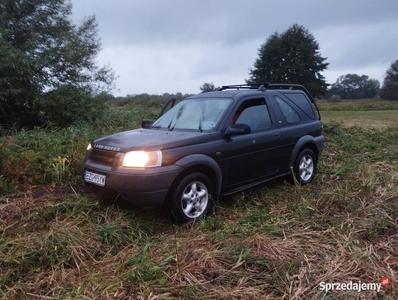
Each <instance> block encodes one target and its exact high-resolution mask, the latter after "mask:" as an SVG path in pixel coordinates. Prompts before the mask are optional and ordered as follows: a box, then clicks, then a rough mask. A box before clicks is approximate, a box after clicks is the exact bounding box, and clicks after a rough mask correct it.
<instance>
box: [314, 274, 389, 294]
mask: <svg viewBox="0 0 398 300" xmlns="http://www.w3.org/2000/svg"><path fill="white" fill-rule="evenodd" d="M390 283H391V281H390V279H389V278H387V277H383V278H381V280H380V282H379V283H367V282H361V281H357V282H355V281H349V282H333V283H331V282H323V281H322V282H320V283H319V289H320V290H321V291H325V292H328V291H357V292H361V291H377V292H380V289H381V287H382V286H383V287H387V286H389V285H390Z"/></svg>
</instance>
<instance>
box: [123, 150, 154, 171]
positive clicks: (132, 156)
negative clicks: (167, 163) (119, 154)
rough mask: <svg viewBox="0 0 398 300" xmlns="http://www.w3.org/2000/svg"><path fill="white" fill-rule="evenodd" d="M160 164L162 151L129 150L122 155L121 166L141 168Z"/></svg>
mask: <svg viewBox="0 0 398 300" xmlns="http://www.w3.org/2000/svg"><path fill="white" fill-rule="evenodd" d="M161 165H162V151H160V150H158V151H130V152H127V153H126V154H125V155H124V158H123V167H128V168H143V167H159V166H161Z"/></svg>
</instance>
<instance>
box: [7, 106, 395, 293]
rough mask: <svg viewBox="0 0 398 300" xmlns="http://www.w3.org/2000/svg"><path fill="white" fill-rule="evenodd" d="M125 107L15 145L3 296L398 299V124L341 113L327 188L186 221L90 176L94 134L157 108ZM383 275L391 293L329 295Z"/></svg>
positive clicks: (17, 136)
mask: <svg viewBox="0 0 398 300" xmlns="http://www.w3.org/2000/svg"><path fill="white" fill-rule="evenodd" d="M361 105H362V104H361ZM361 107H362V106H361ZM119 109H120V108H115V110H116V112H110V115H111V114H112V113H115V114H118V115H119V118H117V119H115V120H112V119H111V118H110V120H99V121H98V122H97V124H92V125H84V126H78V127H72V128H68V129H65V130H57V131H53V132H48V131H46V130H43V129H36V130H34V131H31V132H22V133H9V134H8V135H7V136H5V137H3V138H2V139H3V140H2V144H1V145H0V151H1V152H0V153H1V156H0V162H1V164H0V166H1V168H2V169H1V170H2V173H1V174H2V175H0V176H2V177H0V183H1V184H3V190H2V196H0V197H1V198H0V299H18V300H19V299H209V300H210V299H362V298H363V299H397V298H398V290H397V284H396V283H397V281H398V138H397V137H398V126H390V125H387V126H381V125H380V126H377V128H375V127H372V126H366V125H371V124H372V123H373V122H374V120H373V119H372V118H373V117H374V114H370V115H369V114H366V113H367V112H361V113H362V115H363V117H364V118H365V119H367V120H368V122H363V125H362V126H353V127H352V126H349V125H348V124H347V123H346V122H344V124H342V123H340V122H336V121H334V120H337V121H339V119H337V117H336V116H344V114H345V111H344V110H341V111H339V113H338V114H337V115H335V116H334V117H333V116H332V118H331V119H330V120H327V121H326V122H325V123H324V134H325V137H326V147H325V150H324V153H323V156H322V158H321V160H320V162H319V172H318V174H317V177H316V180H315V182H314V183H312V184H311V185H308V186H304V187H299V186H294V185H290V184H287V183H285V182H281V181H276V182H271V183H268V184H266V185H263V186H261V187H258V188H255V189H252V190H250V191H246V192H244V193H239V194H236V195H234V196H231V197H228V198H226V199H223V200H222V201H221V202H220V203H218V205H217V206H216V208H215V211H214V213H213V215H212V216H210V217H209V218H207V219H206V220H204V221H203V222H200V223H195V224H187V225H183V226H174V225H172V224H171V223H170V221H169V219H168V217H167V216H166V213H165V212H164V211H162V210H161V209H144V208H131V207H126V206H125V205H121V204H120V203H116V204H113V205H104V204H100V203H99V202H98V201H97V199H96V198H95V197H94V196H93V195H92V194H90V193H89V192H88V191H87V190H86V189H85V188H84V186H83V184H82V182H81V179H80V178H79V174H78V173H79V168H80V162H81V159H82V158H83V155H84V150H85V147H86V144H87V141H88V140H90V139H91V138H93V137H94V136H96V135H100V134H106V133H110V132H112V131H117V130H119V129H121V128H129V127H130V126H137V124H138V122H139V120H140V118H142V117H151V116H153V115H155V114H156V113H155V112H145V111H143V110H140V109H132V110H131V111H129V110H127V109H126V107H124V108H123V111H121V110H119ZM355 111H356V112H357V111H359V109H358V110H355ZM328 113H329V111H327V112H326V111H325V114H324V113H322V115H323V116H324V115H325V119H326V118H327V117H328ZM330 113H331V114H333V113H334V112H332V111H330ZM377 113H379V112H376V114H377ZM366 115H367V116H368V118H367V117H366ZM329 116H330V115H329ZM131 119H134V120H132V121H130V120H131ZM380 119H381V120H385V121H386V122H387V121H388V118H386V117H384V118H380ZM343 121H345V120H344V118H343ZM131 122H132V123H131ZM131 124H133V125H131ZM381 128H382V130H381ZM72 158H73V159H72ZM0 188H1V186H0ZM383 276H387V277H388V278H389V279H390V280H391V282H392V284H391V285H390V286H389V287H382V288H381V292H380V293H379V294H377V295H376V294H375V293H373V292H370V291H364V292H361V293H358V292H348V291H346V292H344V291H329V292H328V293H327V294H325V292H322V291H320V290H319V283H320V282H330V283H333V282H349V281H353V282H358V281H361V282H371V283H373V282H375V283H377V282H379V281H380V279H381V278H382V277H383ZM361 297H362V298H361Z"/></svg>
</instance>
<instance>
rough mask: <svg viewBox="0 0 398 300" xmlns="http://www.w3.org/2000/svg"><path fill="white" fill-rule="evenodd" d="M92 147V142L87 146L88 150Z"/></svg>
mask: <svg viewBox="0 0 398 300" xmlns="http://www.w3.org/2000/svg"><path fill="white" fill-rule="evenodd" d="M91 148H92V147H91V143H90V144H88V146H87V151H88V150H91Z"/></svg>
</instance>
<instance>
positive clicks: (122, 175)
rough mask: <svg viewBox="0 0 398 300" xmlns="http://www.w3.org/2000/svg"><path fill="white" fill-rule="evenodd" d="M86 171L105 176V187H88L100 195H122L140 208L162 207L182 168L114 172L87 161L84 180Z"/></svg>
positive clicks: (163, 167) (111, 168)
mask: <svg viewBox="0 0 398 300" xmlns="http://www.w3.org/2000/svg"><path fill="white" fill-rule="evenodd" d="M85 170H87V171H90V172H93V173H96V174H101V175H104V176H105V186H103V187H101V186H97V185H95V184H93V183H87V184H89V185H91V186H93V187H94V188H95V190H96V191H97V192H98V193H102V192H103V194H116V195H117V194H120V195H121V196H122V197H123V198H124V199H125V200H126V201H127V202H129V203H130V204H133V205H137V206H161V205H162V204H163V203H164V201H165V199H166V196H167V193H168V191H169V188H170V187H171V185H172V184H173V182H174V180H175V179H176V177H177V176H178V174H180V172H181V171H182V167H180V166H176V165H170V166H161V167H154V168H123V167H118V168H115V167H111V166H104V165H102V164H99V163H96V162H94V161H91V160H90V159H88V160H86V161H85V163H84V165H83V171H82V176H83V180H84V171H85Z"/></svg>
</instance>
